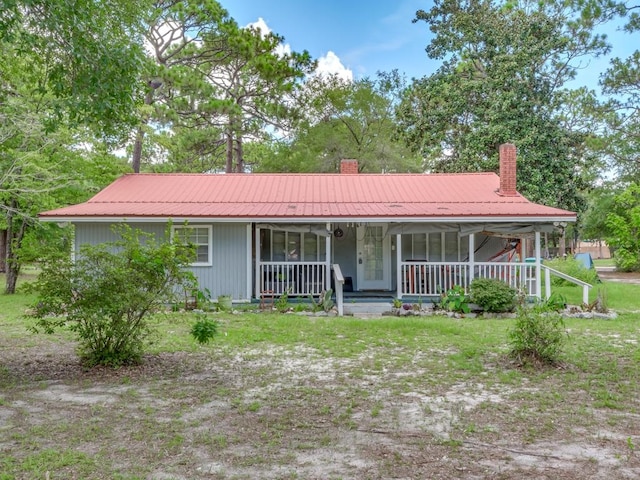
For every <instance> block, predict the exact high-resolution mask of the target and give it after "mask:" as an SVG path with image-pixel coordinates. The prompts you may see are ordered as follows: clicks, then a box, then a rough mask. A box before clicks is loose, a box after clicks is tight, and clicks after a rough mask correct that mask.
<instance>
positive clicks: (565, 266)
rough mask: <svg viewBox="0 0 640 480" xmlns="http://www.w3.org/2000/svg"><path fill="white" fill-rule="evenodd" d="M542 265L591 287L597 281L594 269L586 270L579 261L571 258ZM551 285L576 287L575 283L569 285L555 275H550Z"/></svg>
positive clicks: (550, 261)
mask: <svg viewBox="0 0 640 480" xmlns="http://www.w3.org/2000/svg"><path fill="white" fill-rule="evenodd" d="M544 264H545V265H546V266H547V267H551V268H553V269H555V270H558V271H560V272H562V273H566V274H567V275H569V276H571V277H574V278H577V279H578V280H582V281H583V282H587V283H590V284H592V285H593V284H595V283H596V282H597V281H598V272H596V269H595V268H587V267H585V266H584V264H583V263H582V262H581V261H579V260H576V259H575V258H573V257H567V258H566V259H563V258H556V259H554V260H546V261H545V262H544ZM551 284H552V285H555V286H562V285H571V286H576V284H575V283H571V282H569V281H567V280H565V279H564V278H560V277H558V276H556V275H551Z"/></svg>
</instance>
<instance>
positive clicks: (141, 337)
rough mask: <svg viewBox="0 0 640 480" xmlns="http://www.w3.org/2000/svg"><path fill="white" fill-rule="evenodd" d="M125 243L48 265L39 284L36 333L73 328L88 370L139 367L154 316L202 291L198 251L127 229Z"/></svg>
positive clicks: (87, 248) (121, 231)
mask: <svg viewBox="0 0 640 480" xmlns="http://www.w3.org/2000/svg"><path fill="white" fill-rule="evenodd" d="M114 232H115V233H116V234H118V235H119V236H120V240H118V241H115V242H109V243H104V244H100V245H83V246H82V248H81V250H80V254H79V255H78V258H77V260H76V261H75V262H72V261H71V260H70V258H69V256H68V255H67V256H66V258H65V257H56V258H53V257H51V258H49V259H45V261H44V264H43V267H42V273H41V274H40V277H39V278H38V281H37V282H36V283H35V284H34V288H35V290H36V291H37V292H38V293H39V296H38V299H37V302H36V304H35V306H34V309H33V313H32V314H31V316H33V317H35V318H36V319H37V321H36V324H35V325H34V327H33V330H34V331H36V332H37V331H39V330H43V331H45V332H47V333H51V332H53V331H54V330H55V329H56V328H58V327H62V326H65V325H68V326H69V328H70V330H72V331H73V332H75V333H76V334H77V336H78V339H79V353H80V356H81V357H82V360H83V361H84V362H85V363H86V364H87V365H88V366H95V365H108V366H118V365H123V364H128V363H137V362H139V361H140V359H141V357H142V353H143V350H144V346H145V340H146V338H147V336H148V335H149V334H150V333H151V328H150V326H149V324H148V321H147V320H148V317H149V316H150V315H151V314H153V313H154V312H156V311H158V310H161V309H164V308H165V306H166V305H167V304H169V303H171V302H172V301H175V300H176V299H177V296H176V294H177V293H178V292H183V291H184V289H188V290H191V289H193V288H195V280H194V277H193V274H191V273H190V272H188V271H187V270H186V268H185V267H186V266H187V265H188V264H189V263H190V262H191V259H192V256H193V251H192V250H190V249H188V248H185V247H184V246H179V245H177V244H174V243H172V242H170V241H169V238H170V237H169V230H168V231H167V233H166V238H165V241H164V242H161V243H157V242H156V241H155V239H154V238H153V236H152V235H149V234H144V233H142V232H140V231H138V230H132V229H131V228H130V227H128V226H126V225H119V226H117V227H114Z"/></svg>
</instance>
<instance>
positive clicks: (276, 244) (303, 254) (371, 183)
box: [40, 144, 576, 302]
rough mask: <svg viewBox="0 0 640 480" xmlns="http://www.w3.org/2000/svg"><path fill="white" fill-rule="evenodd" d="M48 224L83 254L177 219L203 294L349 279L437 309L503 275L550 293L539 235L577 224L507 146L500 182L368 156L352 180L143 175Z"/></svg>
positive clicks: (298, 287)
mask: <svg viewBox="0 0 640 480" xmlns="http://www.w3.org/2000/svg"><path fill="white" fill-rule="evenodd" d="M40 219H41V220H43V221H54V222H59V223H60V222H70V223H72V224H74V225H75V247H74V248H75V249H78V248H79V246H80V245H81V244H84V243H98V242H104V241H110V240H114V238H113V233H112V232H111V229H110V227H111V225H112V224H114V223H119V222H126V223H128V224H130V225H131V226H133V227H136V228H140V229H141V230H144V231H147V232H151V233H155V234H158V235H161V234H163V233H164V230H165V227H166V225H167V222H169V221H172V224H173V228H174V229H175V230H176V232H177V233H179V234H184V233H186V232H188V234H189V238H190V241H191V242H192V243H194V244H195V245H196V247H197V259H196V261H195V262H194V263H193V265H192V268H193V271H194V272H195V274H196V276H197V278H198V280H199V282H200V286H201V288H205V287H206V288H208V289H209V290H210V291H211V293H212V295H214V296H216V295H222V294H230V295H232V297H233V299H234V301H236V302H239V301H251V300H255V299H259V298H261V297H262V296H263V295H264V294H265V293H267V294H271V295H279V294H282V293H283V292H288V294H289V295H290V296H292V295H298V296H308V295H318V294H320V293H321V292H322V291H323V290H326V289H329V288H332V286H334V284H335V282H336V279H337V280H338V282H339V285H338V286H340V287H343V288H344V290H345V291H346V292H349V291H354V292H372V291H375V292H385V293H387V294H388V295H390V296H395V297H398V298H416V297H420V298H425V299H427V298H428V297H434V296H437V295H439V294H440V293H441V292H443V291H446V290H448V289H449V288H451V287H452V286H454V285H461V286H463V287H464V288H467V287H468V286H469V284H470V283H471V281H472V280H473V279H474V278H476V277H496V278H501V279H503V280H505V281H506V282H508V283H510V284H511V285H512V286H514V287H517V288H519V289H522V290H524V291H525V292H526V294H528V295H533V296H538V297H539V296H540V295H541V290H542V289H541V263H540V258H541V255H540V233H541V232H551V231H553V230H555V229H557V228H561V227H562V226H564V225H566V223H567V222H573V221H575V220H576V215H575V213H573V212H569V211H566V210H561V209H557V208H552V207H547V206H544V205H539V204H535V203H532V202H530V201H528V200H527V199H526V198H524V197H523V196H522V195H520V194H519V193H518V192H517V191H516V147H515V146H514V145H511V144H505V145H502V146H501V147H500V175H499V176H498V175H496V174H494V173H468V174H359V173H358V164H357V161H355V160H344V161H343V162H342V166H341V173H339V174H228V175H210V174H130V175H125V176H123V177H121V178H119V179H117V180H116V181H115V182H113V183H112V184H111V185H109V186H108V187H106V188H105V189H104V190H102V191H101V192H99V193H98V194H97V195H95V196H94V197H93V198H91V199H90V200H89V201H87V202H85V203H82V204H79V205H73V206H69V207H65V208H60V209H57V210H52V211H48V212H44V213H42V214H40ZM185 222H186V225H185ZM185 228H188V230H183V229H185Z"/></svg>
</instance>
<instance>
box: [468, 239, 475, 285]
mask: <svg viewBox="0 0 640 480" xmlns="http://www.w3.org/2000/svg"><path fill="white" fill-rule="evenodd" d="M475 270H476V234H475V233H470V234H469V285H471V282H473V279H474V278H475V276H476V272H475Z"/></svg>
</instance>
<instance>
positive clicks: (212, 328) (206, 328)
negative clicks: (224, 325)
mask: <svg viewBox="0 0 640 480" xmlns="http://www.w3.org/2000/svg"><path fill="white" fill-rule="evenodd" d="M216 333H218V322H216V321H215V320H212V319H211V318H208V317H207V316H206V315H204V314H202V315H199V316H198V320H197V321H196V323H194V324H193V326H192V327H191V336H192V337H193V338H194V339H195V340H196V341H197V342H198V343H200V344H205V343H209V341H210V340H211V339H212V338H213V337H214V336H215V335H216Z"/></svg>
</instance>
